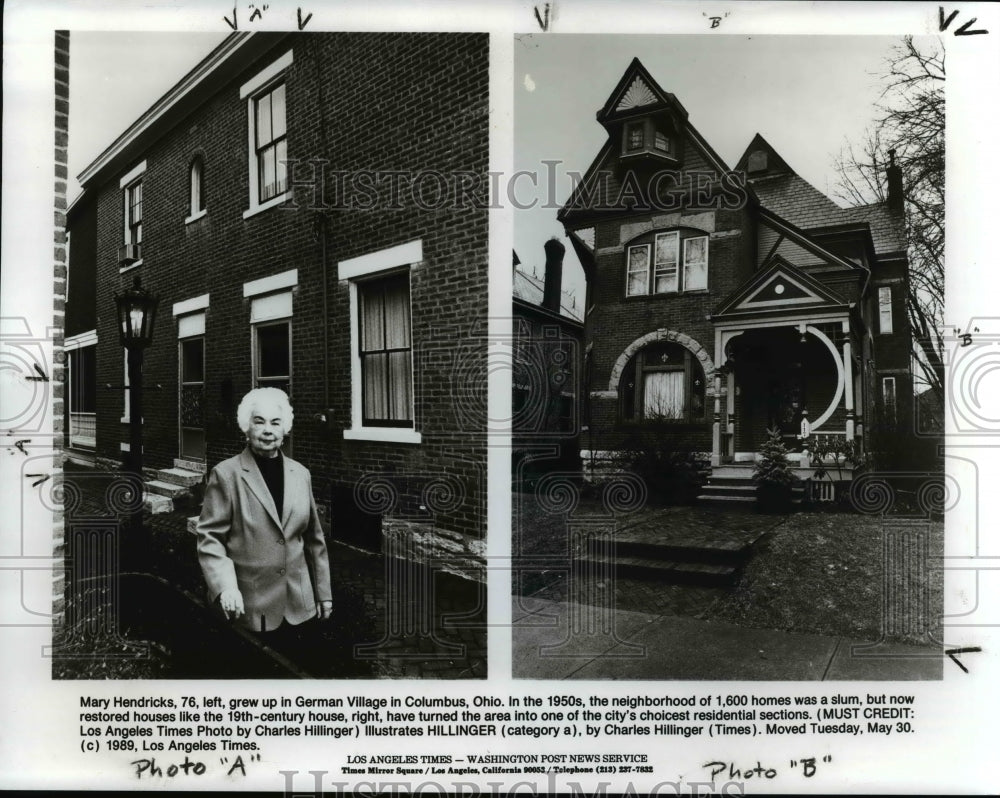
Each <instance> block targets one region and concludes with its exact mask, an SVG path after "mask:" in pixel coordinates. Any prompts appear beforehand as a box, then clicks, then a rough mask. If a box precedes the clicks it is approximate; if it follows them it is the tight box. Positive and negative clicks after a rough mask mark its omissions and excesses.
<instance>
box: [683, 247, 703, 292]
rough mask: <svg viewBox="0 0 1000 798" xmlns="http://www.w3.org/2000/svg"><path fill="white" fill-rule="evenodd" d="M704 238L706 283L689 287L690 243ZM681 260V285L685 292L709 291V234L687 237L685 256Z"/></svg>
mask: <svg viewBox="0 0 1000 798" xmlns="http://www.w3.org/2000/svg"><path fill="white" fill-rule="evenodd" d="M702 239H704V241H705V285H703V286H701V287H699V288H689V287H688V279H687V278H688V271H687V269H688V244H690V243H691V242H692V241H701V240H702ZM680 260H681V262H680V264H678V268H679V269H680V272H681V275H682V285H681V288H682V290H683V291H684V292H689V291H707V290H708V236H689V237H688V238H685V239H684V255H683V257H682V258H681V259H680Z"/></svg>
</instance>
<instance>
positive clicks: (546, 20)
mask: <svg viewBox="0 0 1000 798" xmlns="http://www.w3.org/2000/svg"><path fill="white" fill-rule="evenodd" d="M549 5H550V4H549V3H546V4H545V18H544V20H543V19H542V15H541V14H539V13H538V6H535V19H537V20H538V27H540V28H541V29H542V30H543V31H548V29H549Z"/></svg>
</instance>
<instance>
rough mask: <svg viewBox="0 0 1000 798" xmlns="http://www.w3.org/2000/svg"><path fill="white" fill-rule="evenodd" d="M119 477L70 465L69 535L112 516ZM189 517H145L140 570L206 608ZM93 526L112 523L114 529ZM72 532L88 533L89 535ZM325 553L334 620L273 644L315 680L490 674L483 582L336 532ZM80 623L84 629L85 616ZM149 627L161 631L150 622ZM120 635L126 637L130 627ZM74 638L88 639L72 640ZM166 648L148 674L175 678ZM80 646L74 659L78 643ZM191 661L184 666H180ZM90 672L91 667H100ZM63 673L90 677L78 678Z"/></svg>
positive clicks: (166, 633) (211, 666)
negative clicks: (285, 644)
mask: <svg viewBox="0 0 1000 798" xmlns="http://www.w3.org/2000/svg"><path fill="white" fill-rule="evenodd" d="M116 479H117V475H115V474H108V473H102V472H95V471H89V470H86V469H81V470H76V469H72V468H70V469H67V481H69V482H71V483H72V485H73V487H72V488H71V490H72V492H73V497H72V500H71V501H70V502H68V503H67V512H66V529H67V532H68V533H71V532H72V530H73V529H74V527H76V526H78V527H79V528H80V529H81V530H85V529H86V528H88V527H90V526H93V525H94V523H95V521H96V522H100V521H102V520H112V519H116V517H117V515H118V512H117V508H116V507H115V501H114V500H113V499H114V494H115V492H114V486H115V485H116V484H117V483H116ZM109 497H111V498H109ZM190 514H191V513H184V512H179V511H174V512H169V513H162V514H157V515H150V514H148V513H146V514H145V515H144V518H143V523H144V526H145V528H146V530H147V533H148V536H149V548H148V551H147V552H146V553H145V556H144V561H145V563H146V565H145V567H143V568H142V569H140V570H148V572H149V573H151V574H153V575H154V576H156V577H159V578H160V579H162V580H166V582H168V583H169V585H170V586H172V587H173V588H174V589H176V590H177V591H184V592H186V593H187V594H188V595H189V596H191V597H193V599H194V600H195V601H197V602H198V605H200V606H203V605H204V603H205V599H206V597H205V586H204V580H203V578H202V576H201V569H200V567H199V565H198V559H197V553H196V546H195V537H194V535H192V534H191V532H190V531H188V528H187V519H188V515H190ZM98 525H99V526H101V527H102V528H109V529H114V526H115V525H114V524H112V525H110V526H109V525H107V524H100V523H98ZM122 533H125V534H127V532H125V530H123V529H120V531H119V534H122ZM78 539H79V540H82V541H88V540H90V538H87V537H86V535H81V536H80V537H79V538H78ZM73 540H74V536H73V535H72V534H68V535H67V543H68V545H69V546H71V547H72V545H73ZM120 540H121V537H119V541H120ZM81 545H91V544H90V543H85V544H81ZM118 545H119V546H120V542H119V544H118ZM328 551H329V555H330V572H331V586H332V589H333V598H334V614H333V617H332V618H331V619H330V620H329V621H325V622H319V621H315V622H310V623H311V624H313V626H312V629H311V630H309V632H308V634H303V638H305V641H306V642H307V643H308V645H307V646H304V645H302V643H303V641H302V640H299V641H292V642H293V644H297V645H293V648H292V649H290V650H288V651H282V650H279V653H282V654H285V655H287V656H288V657H289V659H291V660H292V661H293V663H294V664H295V665H296V666H297V667H298V668H300V669H302V670H304V671H306V672H307V673H308V674H309V675H311V676H314V677H317V678H329V679H338V678H368V679H370V678H383V679H384V678H436V679H477V678H478V679H481V678H485V677H486V670H487V668H486V587H485V585H482V584H479V583H476V582H472V581H470V580H467V579H462V578H460V577H458V576H454V575H452V574H448V573H443V572H440V571H435V570H432V569H429V568H427V567H426V566H422V565H419V564H416V563H401V562H400V561H398V560H395V561H391V562H390V561H389V560H388V559H387V558H386V557H384V556H383V555H382V554H378V553H375V552H370V551H364V550H361V549H358V548H354V547H352V546H349V545H346V544H343V543H341V542H339V541H337V540H335V539H329V540H328ZM67 554H68V557H67V562H68V563H70V562H71V561H72V557H73V556H74V552H73V551H72V550H70V551H68V552H67ZM75 554H76V556H78V557H80V556H82V557H84V558H87V557H88V556H90V555H92V554H93V552H92V551H87V550H85V551H83V552H76V553H75ZM72 573H73V570H72V568H69V569H68V570H67V587H66V594H67V596H70V595H72V593H73V589H74V588H73V584H72ZM123 584H124V582H123ZM129 598H130V597H129V595H126V594H123V595H122V600H123V601H125V602H128V601H129ZM133 598H134V597H133ZM85 603H86V602H84V604H85ZM199 612H201V611H200V610H199ZM208 613H209V611H208V610H207V609H205V610H204V614H205V620H204V624H203V625H202V628H201V629H198V628H197V627H198V624H197V621H196V623H195V628H193V629H192V632H193V633H200V632H201V631H204V632H205V633H206V634H207V633H208V630H209V629H211V628H212V623H213V619H212V618H210V617H209V615H208ZM80 620H81V621H82V623H81V628H83V629H86V628H87V626H86V623H85V622H84V621H85V620H86V619H84V618H81V619H80ZM158 623H159V625H160V626H161V627H162V626H167V625H170V623H171V619H170V618H163V617H160V619H159V622H158ZM153 631H154V632H158V630H156V629H155V628H154V629H153ZM124 632H125V634H126V636H127V634H128V630H124ZM170 632H171V630H169V629H164V630H163V633H162V636H163V638H164V639H165V640H169V639H170V638H171V635H170ZM76 642H77V643H80V642H85V641H81V640H80V639H79V638H77V641H76ZM106 642H107V641H105V640H101V639H97V638H95V639H94V640H93V646H94V649H95V650H99V649H100V648H101V646H102V645H103V644H105V643H106ZM156 645H158V644H157V642H156V641H154V646H156ZM172 648H173V647H172V646H171V645H166V646H163V645H159V649H165V650H164V651H163V654H164V659H165V660H166V661H165V662H164V663H163V665H164V671H163V672H161V673H155V674H150V677H149V678H174V676H173V675H172V673H171V668H172V667H174V666H175V665H176V663H171V653H172ZM76 652H77V655H78V656H79V654H80V649H79V648H77V649H76ZM173 653H174V654H176V653H177V652H176V651H173ZM178 656H179V655H178ZM219 657H220V658H221V659H223V660H227V659H228V658H229V657H228V655H227V654H226V652H220V653H219ZM190 664H191V663H185V667H187V666H189V665H190ZM195 665H197V662H196V663H195ZM205 668H206V669H208V670H212V671H213V673H212V678H225V677H224V675H223V676H220V674H219V673H218V672H217V671H218V667H217V664H216V663H205ZM92 670H93V671H94V672H97V669H96V668H94V669H92ZM233 670H234V677H235V678H246V677H245V676H242V677H237V676H235V672H236V670H237V669H235V668H234V669H233ZM88 673H89V671H88ZM68 678H94V677H93V676H89V675H76V676H69V677H68ZM98 678H100V677H99V676H98ZM138 678H146V677H143V676H139V677H138ZM187 678H197V676H196V675H195V676H187Z"/></svg>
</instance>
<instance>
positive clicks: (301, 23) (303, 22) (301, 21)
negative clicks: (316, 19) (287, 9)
mask: <svg viewBox="0 0 1000 798" xmlns="http://www.w3.org/2000/svg"><path fill="white" fill-rule="evenodd" d="M312 18H313V15H312V12H310V13H309V14H307V15H306V18H305V19H302V9H301V8H300V9H299V30H302V29H303V28H304V27H305V26H306V25H308V24H309V20H311V19H312Z"/></svg>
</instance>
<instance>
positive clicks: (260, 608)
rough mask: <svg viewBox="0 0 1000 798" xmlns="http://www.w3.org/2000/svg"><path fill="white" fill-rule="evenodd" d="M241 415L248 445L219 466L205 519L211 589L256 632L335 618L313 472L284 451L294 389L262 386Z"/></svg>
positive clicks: (202, 529) (201, 550) (201, 556)
mask: <svg viewBox="0 0 1000 798" xmlns="http://www.w3.org/2000/svg"><path fill="white" fill-rule="evenodd" d="M236 417H237V420H238V422H239V425H240V429H241V430H243V432H244V433H246V436H247V448H246V449H244V450H243V451H242V452H241V453H240V454H238V455H236V457H231V458H229V459H228V460H224V461H223V462H221V463H219V464H218V465H217V466H216V467H215V468H214V469H212V474H211V476H210V477H209V479H208V487H207V489H206V491H205V503H204V505H203V507H202V511H201V517H200V518H199V519H198V530H197V535H198V560H199V561H200V562H201V568H202V571H203V572H204V574H205V581H206V582H207V583H208V590H209V596H210V598H211V599H212V601H218V603H219V604H220V606H221V608H222V610H223V611H224V612H225V614H226V617H228V618H230V619H234V620H236V622H237V623H239V624H240V625H242V626H244V627H246V628H247V629H251V630H253V631H255V632H271V631H274V630H276V629H278V627H279V626H281V625H282V624H283V623H284V624H288V625H291V626H297V625H298V624H301V623H303V622H304V621H307V620H309V619H311V618H316V617H319V618H323V619H326V618H329V617H330V613H331V611H332V608H333V601H332V593H331V591H330V561H329V559H328V556H327V551H326V541H325V540H324V537H323V530H322V528H321V527H320V523H319V515H318V514H317V512H316V502H315V500H314V499H313V494H312V480H311V478H310V476H309V471H308V470H307V469H306V468H305V467H304V466H302V465H300V464H299V463H297V462H295V461H294V460H292V459H291V458H288V457H285V456H284V455H283V454H282V453H281V444H282V441H283V440H284V438H285V435H286V434H287V433H288V432H289V430H291V428H292V417H293V416H292V408H291V405H290V404H289V403H288V396H286V395H285V392H284V391H281V390H278V389H277V388H256V389H254V390H252V391H250V392H249V393H248V394H247V395H246V396H244V397H243V401H242V402H240V406H239V410H238V411H237V414H236Z"/></svg>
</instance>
